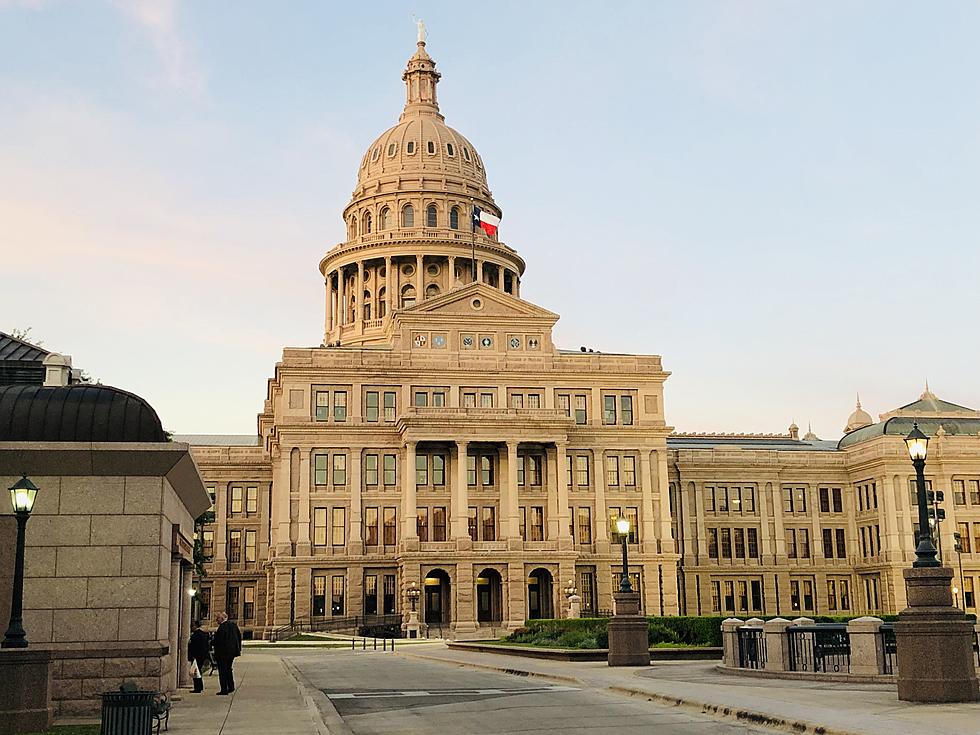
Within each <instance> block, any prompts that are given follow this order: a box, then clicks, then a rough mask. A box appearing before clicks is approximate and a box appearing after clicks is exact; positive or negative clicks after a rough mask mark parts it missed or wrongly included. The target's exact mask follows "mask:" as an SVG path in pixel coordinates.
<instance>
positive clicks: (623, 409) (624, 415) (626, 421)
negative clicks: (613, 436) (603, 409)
mask: <svg viewBox="0 0 980 735" xmlns="http://www.w3.org/2000/svg"><path fill="white" fill-rule="evenodd" d="M619 417H620V419H622V421H623V425H624V426H632V425H633V396H620V397H619Z"/></svg>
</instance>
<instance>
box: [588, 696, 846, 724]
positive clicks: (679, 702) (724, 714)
mask: <svg viewBox="0 0 980 735" xmlns="http://www.w3.org/2000/svg"><path fill="white" fill-rule="evenodd" d="M607 690H608V691H610V692H613V693H615V694H621V695H625V696H627V697H643V698H645V699H646V700H648V701H650V702H660V703H661V704H668V705H671V706H673V707H679V708H682V709H686V710H688V711H689V712H694V713H697V714H701V715H707V716H708V717H713V718H715V719H719V720H721V719H724V720H734V721H736V722H741V723H745V724H751V725H756V726H758V727H766V728H770V729H773V730H779V731H781V732H791V733H798V734H799V735H859V734H858V733H855V732H853V731H850V730H837V729H835V728H828V727H824V726H823V725H815V724H813V723H812V722H806V721H805V720H787V719H784V718H782V717H777V716H774V715H770V714H766V713H765V712H757V711H755V710H748V709H739V708H737V707H729V706H726V705H719V704H710V703H708V702H695V701H693V700H690V699H684V698H682V697H674V696H669V695H666V694H658V693H656V692H649V691H645V690H643V689H633V688H630V687H621V686H611V687H608V688H607Z"/></svg>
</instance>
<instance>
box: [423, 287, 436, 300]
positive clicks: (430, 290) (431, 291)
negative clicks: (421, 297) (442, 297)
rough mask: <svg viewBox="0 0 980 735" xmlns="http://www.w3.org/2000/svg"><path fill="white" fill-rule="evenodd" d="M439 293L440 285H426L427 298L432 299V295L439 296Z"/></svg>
mask: <svg viewBox="0 0 980 735" xmlns="http://www.w3.org/2000/svg"><path fill="white" fill-rule="evenodd" d="M438 295H439V287H438V286H437V285H436V284H434V283H430V284H429V285H428V286H426V288H425V298H427V299H431V298H432V297H434V296H438Z"/></svg>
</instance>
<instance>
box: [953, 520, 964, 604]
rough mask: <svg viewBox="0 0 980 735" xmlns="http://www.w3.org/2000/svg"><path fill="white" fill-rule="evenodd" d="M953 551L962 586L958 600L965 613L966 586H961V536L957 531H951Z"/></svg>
mask: <svg viewBox="0 0 980 735" xmlns="http://www.w3.org/2000/svg"><path fill="white" fill-rule="evenodd" d="M953 551H955V552H956V557H957V559H958V560H959V563H960V586H961V587H963V597H961V598H960V602H961V603H962V607H963V614H964V615H966V587H964V586H963V537H962V536H961V535H960V532H959V531H955V532H954V533H953Z"/></svg>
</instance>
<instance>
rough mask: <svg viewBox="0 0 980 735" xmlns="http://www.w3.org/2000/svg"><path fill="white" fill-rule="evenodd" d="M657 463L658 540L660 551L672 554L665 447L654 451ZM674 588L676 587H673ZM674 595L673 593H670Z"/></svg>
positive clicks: (673, 550) (674, 546) (675, 549)
mask: <svg viewBox="0 0 980 735" xmlns="http://www.w3.org/2000/svg"><path fill="white" fill-rule="evenodd" d="M655 456H656V458H657V464H656V470H655V471H656V473H657V492H658V493H659V494H660V497H659V498H658V503H659V509H660V528H659V540H660V552H661V553H662V554H673V553H675V552H676V551H677V548H678V546H677V544H676V543H675V542H674V537H673V534H672V525H671V520H672V519H671V516H670V480H669V479H668V476H667V449H666V447H665V448H664V449H658V450H657V452H656V455H655ZM675 589H676V588H675ZM671 594H672V595H674V594H675V593H671Z"/></svg>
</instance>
